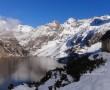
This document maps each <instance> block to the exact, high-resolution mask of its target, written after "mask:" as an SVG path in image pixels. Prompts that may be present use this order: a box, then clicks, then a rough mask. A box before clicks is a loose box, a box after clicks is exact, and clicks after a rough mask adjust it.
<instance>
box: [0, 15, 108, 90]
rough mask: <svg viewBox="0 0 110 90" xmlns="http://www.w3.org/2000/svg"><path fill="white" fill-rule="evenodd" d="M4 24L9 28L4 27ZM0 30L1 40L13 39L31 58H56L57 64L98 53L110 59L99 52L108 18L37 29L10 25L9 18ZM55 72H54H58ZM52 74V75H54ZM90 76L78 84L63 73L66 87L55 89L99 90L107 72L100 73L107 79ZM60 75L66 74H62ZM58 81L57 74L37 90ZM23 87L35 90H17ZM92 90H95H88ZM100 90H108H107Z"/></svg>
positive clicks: (1, 24)
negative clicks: (70, 58) (66, 78)
mask: <svg viewBox="0 0 110 90" xmlns="http://www.w3.org/2000/svg"><path fill="white" fill-rule="evenodd" d="M14 22H15V21H14ZM7 25H8V26H9V27H7V28H6V26H7ZM0 27H1V29H0V39H1V40H2V41H4V42H5V39H6V40H7V38H11V39H12V38H14V39H15V40H16V41H17V42H18V44H19V46H20V47H22V48H23V50H26V51H28V52H29V53H28V55H30V56H35V55H37V56H49V57H53V58H55V59H56V60H61V61H59V62H63V61H62V60H65V61H66V60H69V59H68V57H72V58H73V57H75V58H77V55H79V56H82V55H85V54H93V55H94V54H96V53H98V55H97V56H100V57H102V58H103V59H104V60H105V59H106V60H109V59H108V56H109V53H103V52H101V42H100V40H101V37H102V36H103V35H104V34H105V33H106V32H107V31H109V30H110V16H109V15H105V16H100V17H93V18H89V19H81V20H77V19H74V18H69V19H68V20H67V21H65V22H64V23H63V24H61V23H59V21H53V22H50V23H47V24H45V25H41V26H38V27H36V28H33V27H32V26H28V25H22V24H20V23H18V22H17V23H16V24H13V23H10V19H8V21H7V19H6V20H5V19H1V21H0ZM2 27H3V28H2ZM4 38H5V39H4ZM9 48H11V47H9ZM103 55H106V56H103ZM95 56H96V55H95ZM95 56H94V57H95ZM88 57H89V56H88ZM105 57H106V58H105ZM65 58H66V59H65ZM89 58H91V57H89ZM65 61H64V62H65ZM106 63H108V66H107V67H106V64H105V65H104V66H101V67H102V68H106V69H107V70H108V68H109V61H107V62H106ZM101 70H102V69H101ZM55 72H56V73H57V71H55ZM55 72H53V73H54V74H55ZM94 72H96V73H97V72H100V68H98V69H96V71H95V70H94V71H93V72H92V73H93V74H94ZM92 73H91V74H89V75H88V76H87V75H84V76H82V77H81V80H80V81H79V82H72V77H71V76H68V74H67V73H66V74H67V76H68V80H69V81H68V82H69V83H68V84H69V85H68V84H67V85H65V86H64V87H59V88H58V90H67V89H69V90H73V89H74V90H85V89H87V90H95V89H96V90H98V89H100V87H99V85H102V84H103V83H100V80H99V79H100V78H104V77H106V79H107V78H109V73H108V71H104V72H103V71H102V72H100V73H106V74H107V76H106V75H105V74H104V76H100V78H98V76H94V78H93V77H92V76H91V75H92ZM63 74H65V71H64V72H63ZM52 76H53V75H52ZM91 78H92V79H93V80H92V79H91ZM59 79H61V77H60V75H59V74H58V78H57V79H53V78H52V77H51V78H49V79H48V80H47V81H45V84H43V85H40V86H39V88H38V90H48V87H49V86H52V84H53V85H54V84H55V82H56V81H58V80H59ZM96 81H97V82H96ZM64 82H66V81H64ZM83 82H85V84H83ZM88 82H90V84H89V86H86V84H87V83H88ZM102 82H104V83H106V82H107V83H106V85H107V87H109V82H110V81H109V80H108V81H107V80H105V79H103V80H102ZM95 83H96V85H97V86H96V85H95ZM92 85H94V86H92ZM106 85H103V86H102V87H103V88H105V87H106ZM24 87H25V88H27V89H26V90H28V89H29V90H35V88H34V87H33V88H28V87H27V85H21V86H20V88H24ZM83 87H85V88H83ZM92 87H93V88H95V89H91V88H92ZM17 88H18V89H17ZM17 88H15V89H14V90H24V89H19V86H18V87H17ZM50 90H54V89H50ZM102 90H108V88H107V89H102Z"/></svg>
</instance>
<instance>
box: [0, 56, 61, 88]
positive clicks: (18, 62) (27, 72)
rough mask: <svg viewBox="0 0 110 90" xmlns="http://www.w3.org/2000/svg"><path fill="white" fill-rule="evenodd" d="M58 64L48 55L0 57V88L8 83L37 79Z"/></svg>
mask: <svg viewBox="0 0 110 90" xmlns="http://www.w3.org/2000/svg"><path fill="white" fill-rule="evenodd" d="M57 66H60V65H59V64H58V63H57V62H56V60H54V59H53V58H50V57H37V56H34V57H8V58H1V59H0V90H8V86H9V85H10V84H14V85H18V84H20V83H23V82H27V81H39V80H40V79H41V78H42V77H43V76H44V75H45V74H46V72H47V71H49V70H51V69H54V68H56V67H57Z"/></svg>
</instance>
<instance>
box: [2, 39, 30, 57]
mask: <svg viewBox="0 0 110 90" xmlns="http://www.w3.org/2000/svg"><path fill="white" fill-rule="evenodd" d="M27 55H28V51H26V50H25V49H24V48H23V47H22V46H20V44H19V43H18V41H17V40H16V39H14V38H13V39H12V38H9V39H2V40H0V57H6V56H27Z"/></svg>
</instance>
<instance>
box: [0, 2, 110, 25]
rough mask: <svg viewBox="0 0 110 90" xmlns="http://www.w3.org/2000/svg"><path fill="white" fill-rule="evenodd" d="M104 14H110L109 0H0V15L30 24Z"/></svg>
mask: <svg viewBox="0 0 110 90" xmlns="http://www.w3.org/2000/svg"><path fill="white" fill-rule="evenodd" d="M106 14H110V0H0V16H5V17H12V18H17V19H19V20H20V21H22V22H23V23H24V24H28V25H32V26H37V25H41V24H45V23H47V22H50V21H52V20H59V21H60V22H63V21H65V20H66V19H68V18H69V17H75V18H77V19H79V18H89V17H93V16H101V15H106Z"/></svg>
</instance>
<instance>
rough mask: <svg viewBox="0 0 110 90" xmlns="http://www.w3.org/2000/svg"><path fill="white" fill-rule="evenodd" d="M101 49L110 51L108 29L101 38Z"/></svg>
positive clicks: (109, 33) (109, 32)
mask: <svg viewBox="0 0 110 90" xmlns="http://www.w3.org/2000/svg"><path fill="white" fill-rule="evenodd" d="M101 42H102V50H103V51H107V52H110V30H109V31H107V32H106V33H105V34H104V35H103V36H102V38H101Z"/></svg>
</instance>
